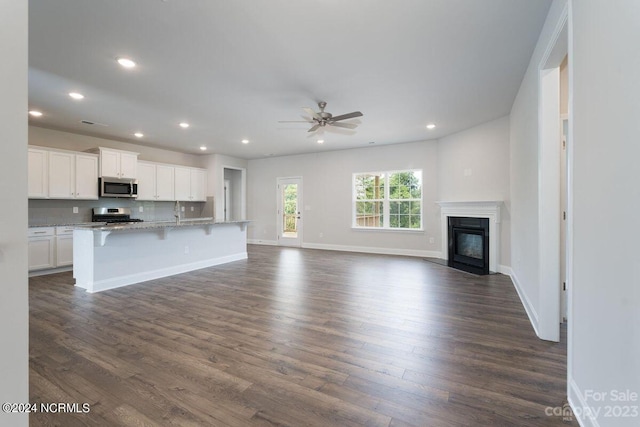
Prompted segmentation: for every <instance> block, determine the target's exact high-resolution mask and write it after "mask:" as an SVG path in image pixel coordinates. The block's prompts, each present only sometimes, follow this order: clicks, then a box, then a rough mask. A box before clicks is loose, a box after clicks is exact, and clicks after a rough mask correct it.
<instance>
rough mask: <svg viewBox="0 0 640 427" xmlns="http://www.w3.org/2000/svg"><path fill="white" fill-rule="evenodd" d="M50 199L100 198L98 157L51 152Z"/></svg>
mask: <svg viewBox="0 0 640 427" xmlns="http://www.w3.org/2000/svg"><path fill="white" fill-rule="evenodd" d="M49 198H50V199H86V200H97V199H98V157H97V156H95V155H92V154H84V153H73V152H66V151H50V152H49Z"/></svg>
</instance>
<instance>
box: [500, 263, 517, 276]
mask: <svg viewBox="0 0 640 427" xmlns="http://www.w3.org/2000/svg"><path fill="white" fill-rule="evenodd" d="M498 273H501V274H504V275H506V276H509V277H513V270H511V267H509V266H508V265H498Z"/></svg>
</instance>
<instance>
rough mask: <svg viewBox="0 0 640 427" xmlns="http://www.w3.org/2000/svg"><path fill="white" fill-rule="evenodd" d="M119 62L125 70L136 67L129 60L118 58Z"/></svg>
mask: <svg viewBox="0 0 640 427" xmlns="http://www.w3.org/2000/svg"><path fill="white" fill-rule="evenodd" d="M117 61H118V64H120V65H122V66H123V67H124V68H133V67H135V66H136V63H135V62H133V61H132V60H130V59H129V58H118V59H117Z"/></svg>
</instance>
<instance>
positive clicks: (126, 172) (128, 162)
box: [120, 153, 138, 179]
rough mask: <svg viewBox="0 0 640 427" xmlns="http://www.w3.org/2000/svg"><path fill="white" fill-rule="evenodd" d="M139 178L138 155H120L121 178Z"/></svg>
mask: <svg viewBox="0 0 640 427" xmlns="http://www.w3.org/2000/svg"><path fill="white" fill-rule="evenodd" d="M137 177H138V155H137V154H129V153H120V178H131V179H136V178H137Z"/></svg>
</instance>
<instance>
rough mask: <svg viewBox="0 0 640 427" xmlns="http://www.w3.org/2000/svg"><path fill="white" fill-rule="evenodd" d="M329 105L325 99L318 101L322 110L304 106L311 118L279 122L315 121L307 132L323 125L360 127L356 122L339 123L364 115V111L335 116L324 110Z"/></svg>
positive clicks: (348, 127)
mask: <svg viewBox="0 0 640 427" xmlns="http://www.w3.org/2000/svg"><path fill="white" fill-rule="evenodd" d="M326 106H327V103H326V102H324V101H320V102H318V107H319V108H320V112H315V111H313V109H311V108H303V110H304V111H305V112H306V113H307V114H308V115H310V116H311V120H296V121H280V122H278V123H314V125H313V126H311V129H309V130H308V131H307V132H315V131H316V130H318V129H319V128H321V127H324V126H336V127H340V128H347V129H355V128H356V127H358V125H357V124H355V123H338V122H339V121H341V120H347V119H354V118H356V117H362V113H361V112H360V111H354V112H353V113H347V114H341V115H339V116H334V115H332V114H331V113H327V112H325V111H324V108H325V107H326Z"/></svg>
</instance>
